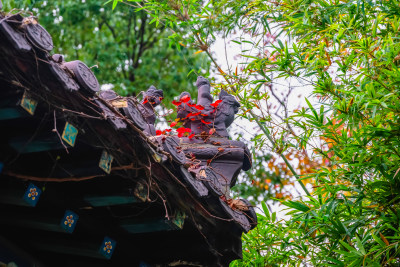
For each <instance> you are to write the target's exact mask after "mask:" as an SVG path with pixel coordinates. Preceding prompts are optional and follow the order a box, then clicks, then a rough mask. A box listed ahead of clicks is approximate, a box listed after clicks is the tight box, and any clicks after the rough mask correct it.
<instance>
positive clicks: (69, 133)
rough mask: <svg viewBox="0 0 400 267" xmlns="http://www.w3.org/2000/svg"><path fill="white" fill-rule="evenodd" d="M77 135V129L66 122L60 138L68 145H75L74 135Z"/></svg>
mask: <svg viewBox="0 0 400 267" xmlns="http://www.w3.org/2000/svg"><path fill="white" fill-rule="evenodd" d="M77 135H78V129H76V128H75V127H74V126H73V125H72V124H70V123H68V122H66V123H65V127H64V131H63V134H62V139H63V140H64V141H65V142H66V143H67V144H68V145H70V146H74V145H75V141H76V136H77Z"/></svg>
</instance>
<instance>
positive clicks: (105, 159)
mask: <svg viewBox="0 0 400 267" xmlns="http://www.w3.org/2000/svg"><path fill="white" fill-rule="evenodd" d="M113 159H114V157H113V156H112V155H111V154H109V153H108V152H107V151H105V150H103V153H102V154H101V158H100V162H99V167H100V168H101V169H102V170H103V171H105V172H106V173H108V174H110V172H111V164H112V161H113Z"/></svg>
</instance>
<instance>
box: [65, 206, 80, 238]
mask: <svg viewBox="0 0 400 267" xmlns="http://www.w3.org/2000/svg"><path fill="white" fill-rule="evenodd" d="M78 219H79V216H78V214H76V213H75V212H73V211H70V210H66V211H65V214H64V217H63V219H62V220H61V228H62V229H64V230H65V231H66V232H67V233H72V232H73V231H74V230H75V226H76V223H77V222H78Z"/></svg>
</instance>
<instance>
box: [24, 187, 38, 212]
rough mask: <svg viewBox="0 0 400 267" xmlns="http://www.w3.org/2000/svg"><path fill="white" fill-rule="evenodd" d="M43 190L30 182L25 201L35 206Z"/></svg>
mask: <svg viewBox="0 0 400 267" xmlns="http://www.w3.org/2000/svg"><path fill="white" fill-rule="evenodd" d="M41 194H42V190H40V188H39V187H37V186H35V185H34V184H32V183H30V184H29V186H28V188H27V189H26V191H25V194H24V201H25V202H26V203H28V204H29V205H30V206H32V207H35V206H36V204H37V202H38V201H39V198H40V195H41Z"/></svg>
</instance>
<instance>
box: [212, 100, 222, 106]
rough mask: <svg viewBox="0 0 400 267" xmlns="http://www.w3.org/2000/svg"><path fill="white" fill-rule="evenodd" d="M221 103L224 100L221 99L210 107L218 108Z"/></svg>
mask: <svg viewBox="0 0 400 267" xmlns="http://www.w3.org/2000/svg"><path fill="white" fill-rule="evenodd" d="M221 102H222V100H221V99H219V100H217V101H215V102H214V103H212V104H210V105H211V106H213V107H214V108H217V107H218V105H219V103H221Z"/></svg>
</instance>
